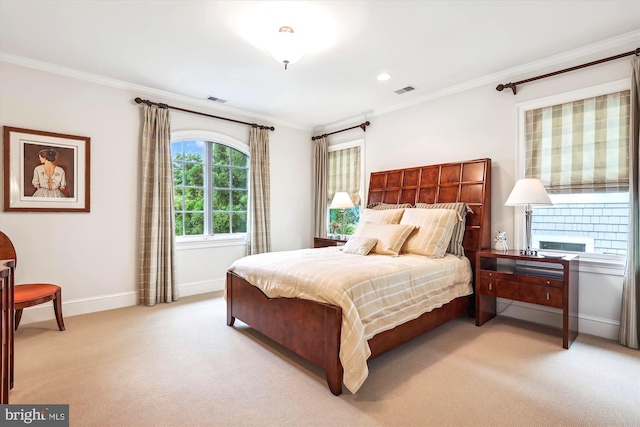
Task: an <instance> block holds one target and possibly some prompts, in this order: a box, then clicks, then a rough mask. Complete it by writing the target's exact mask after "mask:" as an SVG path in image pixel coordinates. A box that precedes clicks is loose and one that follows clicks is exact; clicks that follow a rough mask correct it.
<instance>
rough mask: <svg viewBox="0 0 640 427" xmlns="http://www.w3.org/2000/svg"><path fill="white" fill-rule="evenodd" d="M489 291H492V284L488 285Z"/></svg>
mask: <svg viewBox="0 0 640 427" xmlns="http://www.w3.org/2000/svg"><path fill="white" fill-rule="evenodd" d="M489 290H490V291H492V290H493V284H492V283H489Z"/></svg>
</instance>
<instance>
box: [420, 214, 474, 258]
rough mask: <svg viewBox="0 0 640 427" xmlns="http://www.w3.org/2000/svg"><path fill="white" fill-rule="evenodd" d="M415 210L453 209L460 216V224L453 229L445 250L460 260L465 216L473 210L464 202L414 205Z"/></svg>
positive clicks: (462, 249) (462, 253)
mask: <svg viewBox="0 0 640 427" xmlns="http://www.w3.org/2000/svg"><path fill="white" fill-rule="evenodd" d="M416 208H418V209H453V210H455V211H456V212H458V214H460V218H462V221H461V222H457V223H456V225H455V226H454V227H453V234H452V235H451V241H450V242H449V247H448V248H447V252H449V253H450V254H454V255H456V256H457V257H460V258H462V257H463V256H464V248H463V247H462V239H463V238H464V228H465V225H466V223H467V221H466V219H467V214H468V213H473V209H471V208H470V207H469V205H467V204H466V203H464V202H455V203H431V204H429V203H416Z"/></svg>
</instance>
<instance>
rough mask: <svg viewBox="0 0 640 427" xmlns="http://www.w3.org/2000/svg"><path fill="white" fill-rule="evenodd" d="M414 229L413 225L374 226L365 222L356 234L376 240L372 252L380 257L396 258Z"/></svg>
mask: <svg viewBox="0 0 640 427" xmlns="http://www.w3.org/2000/svg"><path fill="white" fill-rule="evenodd" d="M414 229H415V227H414V226H413V225H407V224H374V223H372V222H365V223H364V224H362V226H361V227H358V230H356V232H357V233H358V235H357V236H358V237H370V238H374V239H377V242H376V245H375V246H374V247H373V249H372V252H374V253H376V254H380V255H392V256H398V254H399V253H400V249H402V245H403V244H404V242H405V241H406V240H407V237H409V234H411V232H412V231H413V230H414ZM352 238H353V237H352Z"/></svg>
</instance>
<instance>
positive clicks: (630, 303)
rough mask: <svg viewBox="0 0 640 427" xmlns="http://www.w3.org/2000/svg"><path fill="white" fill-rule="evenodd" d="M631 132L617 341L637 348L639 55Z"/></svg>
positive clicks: (633, 76)
mask: <svg viewBox="0 0 640 427" xmlns="http://www.w3.org/2000/svg"><path fill="white" fill-rule="evenodd" d="M631 64H632V72H631V134H630V138H629V139H630V141H629V169H630V172H629V175H630V179H629V206H630V211H631V212H630V214H629V246H628V248H627V267H626V271H625V275H624V280H623V284H622V310H621V313H620V336H619V342H620V344H622V345H626V346H627V347H631V348H640V347H639V344H638V343H639V342H640V316H638V314H639V313H638V312H639V309H640V289H639V287H640V248H639V247H638V245H639V244H640V232H639V229H640V225H639V219H638V217H639V215H640V201H639V200H638V191H639V190H638V187H640V164H639V163H640V160H639V159H640V58H638V57H635V58H633V60H632V61H631Z"/></svg>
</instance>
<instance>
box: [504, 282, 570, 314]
mask: <svg viewBox="0 0 640 427" xmlns="http://www.w3.org/2000/svg"><path fill="white" fill-rule="evenodd" d="M495 295H496V296H497V297H500V298H506V299H513V300H517V301H524V302H528V303H531V304H540V305H546V306H549V307H555V308H562V289H561V288H556V287H553V286H539V285H532V284H529V283H521V282H513V281H510V280H501V279H498V280H495Z"/></svg>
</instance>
